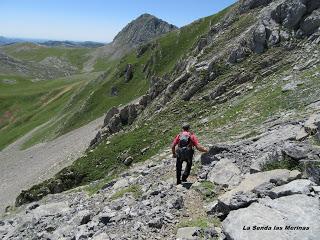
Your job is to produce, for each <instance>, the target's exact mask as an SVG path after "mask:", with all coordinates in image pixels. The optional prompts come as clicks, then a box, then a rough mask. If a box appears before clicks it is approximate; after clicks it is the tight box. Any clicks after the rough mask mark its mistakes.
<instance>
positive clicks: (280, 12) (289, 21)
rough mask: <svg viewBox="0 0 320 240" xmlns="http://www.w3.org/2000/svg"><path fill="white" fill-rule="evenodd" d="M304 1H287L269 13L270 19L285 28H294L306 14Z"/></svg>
mask: <svg viewBox="0 0 320 240" xmlns="http://www.w3.org/2000/svg"><path fill="white" fill-rule="evenodd" d="M304 3H305V1H304V0H287V1H283V2H282V3H281V4H279V5H278V6H277V7H276V9H275V10H274V11H273V12H272V13H271V16H272V18H273V19H274V20H275V21H276V22H277V23H279V24H282V25H283V26H284V27H286V28H295V27H296V26H297V25H298V23H299V22H300V20H301V18H302V17H303V15H304V14H305V13H306V12H307V7H306V5H305V4H304Z"/></svg>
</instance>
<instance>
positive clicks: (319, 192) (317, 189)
mask: <svg viewBox="0 0 320 240" xmlns="http://www.w3.org/2000/svg"><path fill="white" fill-rule="evenodd" d="M312 190H313V191H314V192H315V193H316V194H320V186H312Z"/></svg>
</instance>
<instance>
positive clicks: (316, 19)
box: [300, 9, 320, 35]
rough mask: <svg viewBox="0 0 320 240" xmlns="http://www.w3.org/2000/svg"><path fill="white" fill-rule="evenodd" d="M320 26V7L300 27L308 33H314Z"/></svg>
mask: <svg viewBox="0 0 320 240" xmlns="http://www.w3.org/2000/svg"><path fill="white" fill-rule="evenodd" d="M319 27H320V9H318V10H315V11H313V12H312V13H311V15H309V16H308V17H307V18H305V19H304V20H303V21H302V23H301V24H300V29H301V30H302V31H303V32H304V33H305V34H307V35H310V34H312V33H314V32H315V31H316V30H317V29H318V28H319Z"/></svg>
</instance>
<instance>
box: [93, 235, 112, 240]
mask: <svg viewBox="0 0 320 240" xmlns="http://www.w3.org/2000/svg"><path fill="white" fill-rule="evenodd" d="M109 239H110V238H109V236H108V234H106V233H100V234H98V235H96V236H93V237H92V240H109Z"/></svg>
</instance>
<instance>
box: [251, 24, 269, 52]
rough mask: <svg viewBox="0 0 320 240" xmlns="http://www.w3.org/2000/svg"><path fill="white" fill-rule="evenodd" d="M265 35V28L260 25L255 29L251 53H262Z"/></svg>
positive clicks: (264, 46)
mask: <svg viewBox="0 0 320 240" xmlns="http://www.w3.org/2000/svg"><path fill="white" fill-rule="evenodd" d="M266 39H267V33H266V28H265V26H264V25H263V24H260V25H258V26H257V27H256V29H255V30H254V32H253V39H252V41H253V42H252V43H253V49H252V50H253V51H254V52H255V53H262V52H263V51H264V49H265V48H266V46H267V42H266Z"/></svg>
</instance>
